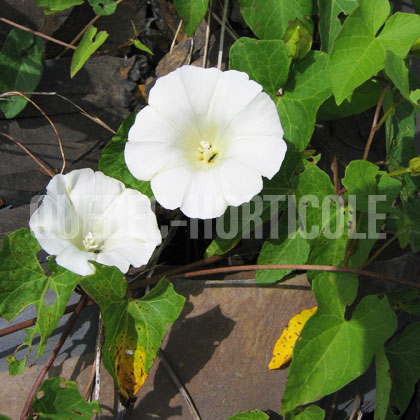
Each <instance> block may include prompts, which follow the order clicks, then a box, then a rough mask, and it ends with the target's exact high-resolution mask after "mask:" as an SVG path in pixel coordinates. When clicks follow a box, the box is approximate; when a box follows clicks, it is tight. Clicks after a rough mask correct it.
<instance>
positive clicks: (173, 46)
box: [169, 19, 182, 54]
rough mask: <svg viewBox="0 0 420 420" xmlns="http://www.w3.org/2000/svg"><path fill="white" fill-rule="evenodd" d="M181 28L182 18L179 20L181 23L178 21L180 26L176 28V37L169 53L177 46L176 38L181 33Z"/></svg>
mask: <svg viewBox="0 0 420 420" xmlns="http://www.w3.org/2000/svg"><path fill="white" fill-rule="evenodd" d="M181 28H182V19H181V20H180V21H179V23H178V28H176V32H175V36H174V39H173V40H172V43H171V48H169V54H171V53H172V51H173V50H174V48H175V45H176V39H177V38H178V35H179V31H180V30H181Z"/></svg>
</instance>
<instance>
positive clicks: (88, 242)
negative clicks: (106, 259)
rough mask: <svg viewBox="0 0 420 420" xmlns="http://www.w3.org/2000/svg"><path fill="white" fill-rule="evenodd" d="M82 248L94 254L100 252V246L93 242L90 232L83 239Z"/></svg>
mask: <svg viewBox="0 0 420 420" xmlns="http://www.w3.org/2000/svg"><path fill="white" fill-rule="evenodd" d="M83 246H84V247H85V251H88V252H93V253H94V254H100V253H101V252H102V249H100V246H101V244H98V243H96V242H95V238H94V236H93V235H92V232H89V233H88V234H87V235H86V236H85V239H83Z"/></svg>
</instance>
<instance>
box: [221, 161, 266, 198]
mask: <svg viewBox="0 0 420 420" xmlns="http://www.w3.org/2000/svg"><path fill="white" fill-rule="evenodd" d="M218 170H219V176H220V177H221V179H222V182H221V185H222V190H223V194H224V197H225V199H226V201H227V203H228V204H229V205H230V206H239V205H241V204H243V203H246V202H248V201H250V200H251V199H252V197H254V196H255V195H256V194H258V193H259V192H260V191H261V190H262V187H263V182H262V178H261V174H260V173H259V172H258V171H257V170H256V169H253V168H250V167H247V166H245V165H243V164H242V163H239V162H235V161H232V160H230V161H226V162H223V164H222V165H220V167H219V168H218Z"/></svg>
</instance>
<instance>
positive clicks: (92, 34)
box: [70, 26, 108, 77]
mask: <svg viewBox="0 0 420 420" xmlns="http://www.w3.org/2000/svg"><path fill="white" fill-rule="evenodd" d="M97 31H98V29H97V28H95V27H94V26H91V27H90V28H89V29H88V30H87V31H86V33H85V34H84V35H83V38H82V40H81V41H80V43H79V45H78V46H77V49H76V51H75V52H74V54H73V58H72V60H71V68H70V75H71V77H74V76H75V75H76V73H77V72H78V71H79V70H80V69H81V68H82V67H83V65H84V64H85V63H86V61H87V60H88V59H89V57H90V56H91V55H92V54H93V53H94V52H95V51H96V50H97V49H98V48H99V47H100V46H101V45H102V44H103V43H104V42H105V40H106V39H107V38H108V33H107V32H106V31H101V32H98V34H96V32H97Z"/></svg>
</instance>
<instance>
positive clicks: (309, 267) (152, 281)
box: [136, 264, 420, 289]
mask: <svg viewBox="0 0 420 420" xmlns="http://www.w3.org/2000/svg"><path fill="white" fill-rule="evenodd" d="M279 269H283V270H284V269H285V270H302V271H327V272H330V273H349V274H356V275H359V276H366V277H371V278H375V279H379V280H384V281H388V282H391V283H395V284H400V285H403V286H407V287H412V288H414V289H420V284H419V283H414V282H412V281H409V280H403V279H398V278H397V277H393V276H387V275H385V274H380V273H374V272H372V271H366V270H362V269H360V268H350V267H337V266H333V265H317V264H261V265H236V266H230V267H219V268H209V269H207V270H198V271H189V272H187V273H183V274H172V275H168V274H166V275H163V274H162V275H159V276H153V277H151V278H150V279H145V280H143V281H142V282H141V283H139V284H137V285H136V288H138V287H144V286H146V285H150V284H155V283H157V282H158V281H159V280H160V279H161V278H162V277H165V278H167V279H168V280H175V279H189V278H193V277H201V276H208V275H213V274H224V273H232V272H236V271H255V270H279Z"/></svg>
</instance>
